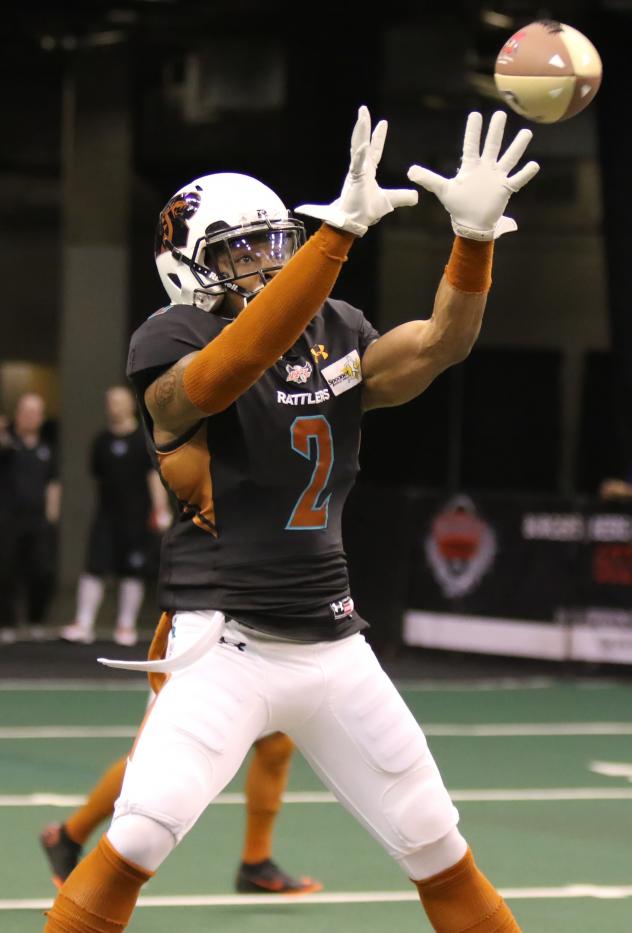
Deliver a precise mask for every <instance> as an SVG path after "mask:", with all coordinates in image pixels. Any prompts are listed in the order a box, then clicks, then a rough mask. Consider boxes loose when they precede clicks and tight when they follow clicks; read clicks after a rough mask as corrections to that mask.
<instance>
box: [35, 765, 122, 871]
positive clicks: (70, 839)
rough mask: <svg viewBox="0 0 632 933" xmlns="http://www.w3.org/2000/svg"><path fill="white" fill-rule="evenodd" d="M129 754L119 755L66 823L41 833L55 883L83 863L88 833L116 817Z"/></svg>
mask: <svg viewBox="0 0 632 933" xmlns="http://www.w3.org/2000/svg"><path fill="white" fill-rule="evenodd" d="M126 764H127V755H126V756H125V757H123V758H119V759H118V761H115V762H114V764H112V765H110V767H109V768H108V769H107V770H106V771H105V772H104V773H103V774H102V776H101V777H100V778H99V780H98V782H97V783H96V784H95V785H94V787H93V788H92V790H91V791H90V793H89V794H88V797H87V799H86V801H85V803H83V804H82V805H81V806H80V807H79V808H78V809H77V810H75V811H74V812H73V813H71V814H70V816H69V817H67V819H66V820H65V821H64V822H63V823H51V824H50V825H49V826H46V827H45V829H44V830H43V831H42V833H41V835H40V842H41V844H42V847H43V849H44V852H45V854H46V857H47V858H48V861H49V864H50V867H51V869H52V872H53V883H54V884H55V885H56V886H57V887H61V885H62V884H63V882H64V881H65V880H66V878H67V877H68V875H69V874H70V872H71V871H73V869H74V868H75V867H76V865H77V864H78V863H79V860H80V858H81V855H82V847H83V845H84V843H85V842H86V840H87V839H88V837H89V836H90V835H92V833H93V832H94V830H95V829H96V828H97V826H99V825H100V824H101V823H103V822H104V821H105V820H108V819H111V818H112V812H113V810H114V804H115V802H116V799H117V797H118V796H119V794H120V792H121V784H122V783H123V775H124V774H125V765H126Z"/></svg>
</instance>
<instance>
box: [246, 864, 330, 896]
mask: <svg viewBox="0 0 632 933" xmlns="http://www.w3.org/2000/svg"><path fill="white" fill-rule="evenodd" d="M235 887H236V889H237V890H238V891H239V892H240V894H315V893H316V892H317V891H322V889H323V886H322V884H321V883H320V881H314V879H313V878H303V877H301V878H292V877H291V876H290V875H286V874H285V872H284V871H282V869H280V868H279V866H278V865H276V864H275V863H274V862H273V861H272V859H269V858H267V859H264V861H263V862H254V863H252V864H247V863H246V862H242V863H241V865H240V866H239V871H238V872H237V878H236V879H235Z"/></svg>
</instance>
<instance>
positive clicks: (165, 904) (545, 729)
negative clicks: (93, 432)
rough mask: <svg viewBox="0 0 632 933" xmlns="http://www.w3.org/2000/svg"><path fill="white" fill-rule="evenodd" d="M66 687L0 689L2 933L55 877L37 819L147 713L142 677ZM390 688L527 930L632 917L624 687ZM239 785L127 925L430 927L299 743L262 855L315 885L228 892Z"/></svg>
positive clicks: (29, 928) (630, 699)
mask: <svg viewBox="0 0 632 933" xmlns="http://www.w3.org/2000/svg"><path fill="white" fill-rule="evenodd" d="M75 686H78V685H75ZM72 687H73V685H72V684H68V685H64V684H63V683H62V682H60V683H53V682H50V683H49V684H46V682H41V684H28V683H22V684H20V683H19V682H18V683H15V684H11V683H6V684H5V685H4V689H2V690H0V838H1V839H2V840H3V843H4V844H3V847H2V852H3V857H2V865H1V870H0V930H1V931H2V933H35V931H40V930H41V929H42V927H43V911H44V909H45V906H46V903H47V901H48V900H49V899H50V898H51V896H52V893H53V889H52V886H51V884H50V882H49V879H48V873H47V866H46V863H45V861H44V857H43V855H42V854H41V852H40V849H39V844H38V841H37V835H38V832H39V830H40V829H41V827H42V826H43V825H44V824H45V823H47V822H49V821H51V820H54V819H61V818H63V817H64V815H65V814H67V813H69V812H70V811H71V809H72V808H73V806H74V805H75V803H76V802H77V801H78V800H79V799H81V797H82V795H83V794H84V793H85V792H86V791H87V790H88V789H89V788H90V786H91V785H92V783H93V782H94V781H95V780H96V779H97V778H98V777H99V775H100V773H101V771H102V770H103V769H104V768H105V767H106V766H107V765H108V764H110V762H111V761H112V760H113V759H114V758H116V757H118V756H120V755H123V754H124V753H125V752H126V751H127V749H128V748H129V746H130V744H131V741H132V735H133V732H134V728H135V726H136V725H137V724H138V723H139V722H140V720H141V718H142V715H143V711H144V707H145V701H146V692H145V689H144V685H143V684H141V683H139V682H138V681H135V680H131V681H129V682H126V683H125V684H124V686H123V687H121V686H120V685H119V686H118V687H116V688H115V689H106V685H104V684H101V685H96V684H94V685H92V688H91V689H87V688H86V687H84V688H82V689H72ZM135 687H136V688H137V689H133V688H135ZM42 688H44V689H42ZM401 690H402V693H403V695H404V697H405V699H406V700H407V702H408V703H409V705H410V706H411V708H412V710H413V711H414V713H415V715H416V716H417V718H418V719H419V721H420V722H421V723H422V725H423V726H424V728H425V730H426V733H427V735H428V740H429V743H430V746H431V748H432V749H433V752H434V754H435V757H436V758H437V761H438V763H439V766H440V767H441V769H442V771H443V774H444V777H445V780H446V783H447V785H448V787H449V788H450V790H451V792H452V794H453V797H454V800H455V802H456V804H457V806H458V808H459V811H460V813H461V829H462V831H463V833H464V835H465V836H466V837H467V838H468V840H469V841H470V843H471V845H472V847H473V849H474V851H475V855H476V857H477V861H478V863H479V865H480V866H481V868H482V869H483V870H484V871H485V872H486V873H487V874H488V875H489V876H490V877H491V878H492V880H493V881H494V883H495V884H496V885H497V886H498V887H500V888H501V890H502V891H503V893H504V894H505V896H506V897H507V899H508V901H509V902H510V904H511V906H512V909H513V910H514V912H515V914H516V916H517V918H518V920H519V922H520V923H521V925H522V927H523V929H524V930H525V931H533V933H569V931H573V933H615V931H616V933H628V931H632V841H631V840H632V685H627V684H623V683H617V682H607V681H603V680H602V681H576V682H556V681H534V682H524V683H523V684H516V683H504V682H502V681H499V682H498V683H495V684H490V683H488V684H484V685H477V684H476V683H475V682H472V683H469V684H461V685H459V684H454V685H448V686H446V685H444V686H441V685H434V686H429V685H427V684H418V685H416V684H402V685H401ZM242 787H243V769H242V772H240V774H239V775H238V776H237V778H236V779H235V781H234V782H233V784H231V786H230V787H228V788H227V789H226V792H225V794H223V795H222V797H221V798H220V800H219V801H218V802H216V803H215V804H214V805H213V806H212V807H211V808H209V810H208V811H207V812H206V814H205V815H204V816H203V817H202V818H201V820H200V821H199V822H198V824H197V826H196V827H195V828H194V829H193V831H192V832H191V833H190V834H189V836H188V837H187V839H186V840H185V841H184V842H183V843H182V845H181V846H180V847H179V849H178V850H177V851H176V852H175V853H174V854H173V855H172V856H171V858H170V859H169V860H168V861H167V862H166V863H165V864H164V865H163V866H162V868H161V870H160V872H159V873H158V876H157V877H156V878H154V879H153V880H152V881H151V882H150V883H149V884H148V885H147V886H146V887H145V889H144V892H143V898H142V900H141V902H140V905H139V907H138V909H137V911H136V913H135V915H134V918H133V920H132V923H131V924H130V927H129V929H130V931H135V933H150V931H151V933H163V931H164V933H167V931H169V933H172V931H174V930H177V931H178V933H198V931H204V933H207V931H208V933H210V931H213V930H223V931H235V933H241V931H246V933H249V931H253V933H267V931H270V933H272V931H274V933H282V931H286V930H287V931H288V933H290V931H291V933H322V931H323V930H328V931H338V930H341V931H351V933H354V931H360V930H362V931H363V933H368V931H371V930H375V931H378V930H379V931H382V930H384V929H385V928H387V927H392V928H393V929H396V930H397V931H398V933H409V931H411V933H412V931H419V930H429V929H430V927H429V925H428V923H427V921H426V920H425V917H424V915H423V912H422V911H421V909H420V907H419V905H418V903H417V902H416V895H415V891H414V889H413V888H412V886H411V885H410V883H409V882H408V881H407V880H406V879H405V878H404V877H403V875H402V874H401V872H400V870H399V869H398V868H397V866H396V865H394V864H393V863H392V862H391V861H390V859H389V858H388V857H387V856H386V855H385V854H384V853H383V852H382V851H381V849H380V848H379V847H378V846H377V844H376V843H375V842H374V841H373V840H372V839H371V838H370V837H369V836H368V835H367V834H366V833H365V832H364V830H362V829H361V828H360V827H359V826H357V825H356V824H355V822H354V821H353V820H352V818H351V817H350V816H349V815H348V814H347V813H346V812H345V811H344V810H343V809H342V808H341V807H340V806H339V805H338V804H337V803H336V802H335V801H333V800H332V799H331V797H330V795H329V794H328V793H327V792H326V790H325V788H323V787H322V785H321V784H320V782H319V781H318V779H317V778H315V777H314V775H313V774H312V773H311V772H310V771H309V769H308V767H307V766H306V765H305V763H304V762H303V760H302V759H301V757H300V756H299V755H298V754H297V755H296V757H295V759H294V762H293V768H292V775H291V780H290V786H289V789H288V794H287V800H286V804H285V806H284V808H283V811H282V813H281V816H280V818H279V822H278V828H277V834H276V845H275V857H276V858H277V860H278V861H279V862H281V863H282V864H283V866H284V867H286V868H288V869H289V870H291V871H293V872H299V873H302V872H304V873H309V874H311V875H313V876H315V877H318V878H319V879H320V880H322V882H323V883H324V886H325V887H324V891H323V892H322V893H321V894H317V895H313V896H311V897H309V898H303V899H298V900H297V899H294V900H292V899H279V898H275V897H263V898H250V899H248V898H247V897H244V896H238V895H236V894H235V893H234V890H233V874H234V871H235V867H236V864H237V861H238V858H239V849H240V843H241V835H242V829H243V806H242V803H241V795H240V792H241V790H242ZM95 838H96V835H95Z"/></svg>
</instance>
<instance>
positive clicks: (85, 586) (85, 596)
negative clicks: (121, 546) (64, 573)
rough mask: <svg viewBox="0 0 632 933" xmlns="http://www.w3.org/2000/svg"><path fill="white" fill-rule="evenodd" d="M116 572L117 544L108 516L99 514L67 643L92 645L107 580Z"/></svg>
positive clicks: (64, 635)
mask: <svg viewBox="0 0 632 933" xmlns="http://www.w3.org/2000/svg"><path fill="white" fill-rule="evenodd" d="M113 569H114V544H113V538H112V530H111V522H110V521H109V520H108V516H107V515H104V514H102V513H101V512H97V514H96V515H95V516H94V518H93V520H92V525H91V526H90V534H89V536H88V542H87V549H86V566H85V571H84V572H83V573H82V574H81V576H80V577H79V582H78V584H77V607H76V611H75V619H74V621H73V622H72V623H71V624H70V625H66V626H65V627H64V628H62V630H61V632H60V633H59V634H60V635H61V637H62V638H63V639H64V640H65V641H77V642H83V643H85V644H91V643H92V642H93V641H94V638H95V634H94V627H95V623H96V619H97V614H98V612H99V609H100V608H101V603H102V602H103V595H104V593H105V578H106V577H108V575H109V574H111V573H112V572H113Z"/></svg>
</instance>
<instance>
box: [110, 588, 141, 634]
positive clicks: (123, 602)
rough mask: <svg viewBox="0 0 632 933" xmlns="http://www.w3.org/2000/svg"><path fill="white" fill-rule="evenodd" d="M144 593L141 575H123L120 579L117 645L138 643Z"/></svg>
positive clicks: (116, 632)
mask: <svg viewBox="0 0 632 933" xmlns="http://www.w3.org/2000/svg"><path fill="white" fill-rule="evenodd" d="M144 595H145V583H144V581H143V580H142V579H141V578H140V577H122V578H121V579H120V580H119V591H118V615H117V617H116V628H115V629H114V641H115V642H116V644H117V645H135V644H136V641H137V634H136V623H137V620H138V613H139V612H140V607H141V606H142V604H143V597H144Z"/></svg>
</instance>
